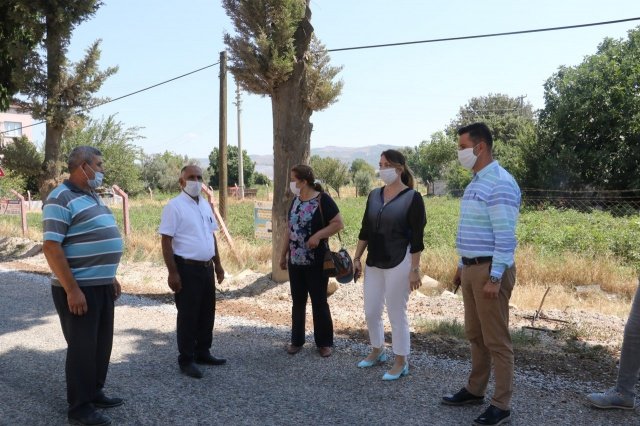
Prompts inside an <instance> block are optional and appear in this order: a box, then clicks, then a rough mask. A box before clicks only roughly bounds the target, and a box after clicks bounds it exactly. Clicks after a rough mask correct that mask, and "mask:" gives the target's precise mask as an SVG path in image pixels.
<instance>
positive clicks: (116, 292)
mask: <svg viewBox="0 0 640 426" xmlns="http://www.w3.org/2000/svg"><path fill="white" fill-rule="evenodd" d="M120 294H122V286H121V285H120V282H119V281H118V279H117V278H114V279H113V300H118V298H119V297H120Z"/></svg>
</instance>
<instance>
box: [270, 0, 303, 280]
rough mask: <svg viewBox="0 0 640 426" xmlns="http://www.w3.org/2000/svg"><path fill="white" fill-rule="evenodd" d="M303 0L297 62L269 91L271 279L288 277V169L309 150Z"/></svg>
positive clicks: (297, 32)
mask: <svg viewBox="0 0 640 426" xmlns="http://www.w3.org/2000/svg"><path fill="white" fill-rule="evenodd" d="M310 21H311V9H309V1H308V0H307V10H306V14H305V18H304V19H303V20H302V21H300V24H299V26H298V29H297V30H296V33H295V35H294V38H295V43H296V57H297V62H296V64H295V66H294V69H293V72H292V73H291V76H290V78H289V79H288V80H287V81H286V82H285V83H283V84H281V85H279V86H278V87H277V88H276V89H275V90H274V92H273V94H272V95H271V109H272V113H273V210H272V213H271V226H272V231H273V232H272V246H271V247H272V254H271V279H272V280H274V281H276V282H283V281H286V280H288V279H289V276H288V273H287V271H283V270H281V269H280V266H279V260H280V253H281V252H282V244H284V243H285V241H286V240H287V236H288V232H289V231H288V229H287V212H288V208H289V204H290V203H291V197H290V193H289V192H288V188H289V180H290V179H289V173H290V170H291V168H292V167H293V166H295V165H297V164H308V163H309V153H310V151H311V129H312V124H311V121H310V118H311V114H312V112H313V111H312V110H311V109H310V108H309V106H308V104H307V102H306V83H307V70H306V63H305V60H304V58H305V55H306V54H307V51H308V50H309V45H310V43H311V35H312V34H313V26H311V22H310Z"/></svg>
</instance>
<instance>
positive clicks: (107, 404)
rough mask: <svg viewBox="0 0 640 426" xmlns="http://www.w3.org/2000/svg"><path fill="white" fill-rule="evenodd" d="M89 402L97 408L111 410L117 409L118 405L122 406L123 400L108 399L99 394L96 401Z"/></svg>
mask: <svg viewBox="0 0 640 426" xmlns="http://www.w3.org/2000/svg"><path fill="white" fill-rule="evenodd" d="M91 402H92V403H93V405H94V406H96V407H98V408H113V407H119V406H120V405H122V404H124V399H122V398H109V397H108V396H105V394H103V393H101V394H100V395H98V397H97V398H96V399H94V400H93V401H91Z"/></svg>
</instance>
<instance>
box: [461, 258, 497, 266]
mask: <svg viewBox="0 0 640 426" xmlns="http://www.w3.org/2000/svg"><path fill="white" fill-rule="evenodd" d="M491 261H493V256H484V257H463V258H462V264H463V265H466V266H470V265H480V264H481V263H489V262H491Z"/></svg>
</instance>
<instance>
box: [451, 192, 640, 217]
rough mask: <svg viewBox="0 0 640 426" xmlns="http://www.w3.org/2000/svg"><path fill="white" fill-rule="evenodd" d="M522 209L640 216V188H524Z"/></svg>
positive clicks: (458, 193) (460, 195) (454, 194)
mask: <svg viewBox="0 0 640 426" xmlns="http://www.w3.org/2000/svg"><path fill="white" fill-rule="evenodd" d="M448 193H449V195H450V196H453V197H458V198H460V197H462V195H463V194H464V189H456V190H449V191H448ZM521 194H522V206H521V208H523V209H529V210H540V211H541V210H546V209H557V210H575V211H579V212H582V213H591V212H594V211H601V212H608V213H610V214H612V215H613V216H633V215H640V189H625V190H606V191H601V190H580V191H569V190H555V189H533V188H524V189H521Z"/></svg>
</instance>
